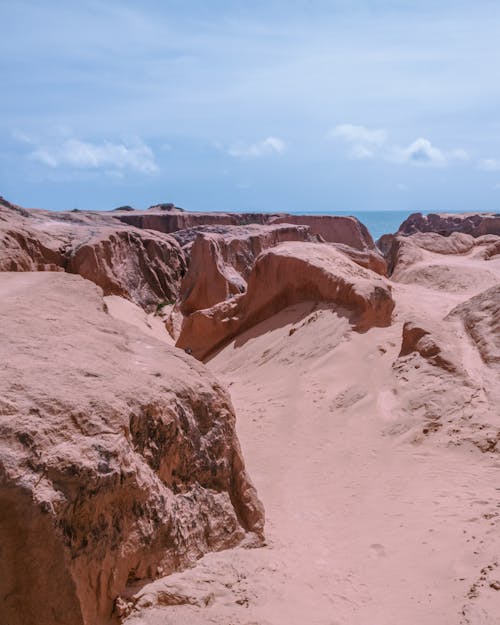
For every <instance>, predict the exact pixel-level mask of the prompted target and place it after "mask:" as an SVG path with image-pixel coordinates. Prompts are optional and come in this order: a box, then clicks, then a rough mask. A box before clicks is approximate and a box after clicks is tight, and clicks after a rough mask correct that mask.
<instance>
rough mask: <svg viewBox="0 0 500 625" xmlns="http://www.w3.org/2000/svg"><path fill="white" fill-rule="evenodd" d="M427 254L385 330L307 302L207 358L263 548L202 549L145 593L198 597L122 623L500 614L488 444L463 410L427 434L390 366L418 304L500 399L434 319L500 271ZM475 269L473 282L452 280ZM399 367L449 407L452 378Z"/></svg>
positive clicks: (496, 505)
mask: <svg viewBox="0 0 500 625" xmlns="http://www.w3.org/2000/svg"><path fill="white" fill-rule="evenodd" d="M436 258H437V260H436V263H438V264H439V263H442V265H443V266H445V269H444V270H443V271H441V270H439V269H438V270H434V269H433V270H432V271H431V272H428V271H426V269H425V268H423V270H422V271H423V272H424V276H423V277H422V274H419V275H418V276H417V277H416V279H415V282H416V283H418V284H411V285H407V284H404V285H403V284H394V292H395V299H396V301H397V309H396V316H395V321H394V323H393V325H391V327H389V328H375V329H372V330H370V331H368V332H366V333H364V334H358V333H354V332H352V331H351V330H350V328H349V326H348V324H347V321H346V319H345V318H343V317H340V316H338V315H337V314H336V313H335V311H334V310H332V309H331V308H316V307H315V305H314V304H313V303H306V304H303V305H300V306H295V307H292V308H290V309H287V310H286V311H284V312H283V313H281V314H280V315H278V316H276V317H273V318H272V319H270V320H268V321H267V322H265V323H263V324H260V326H257V327H255V328H253V329H252V330H250V331H248V332H247V333H245V334H244V335H242V336H240V337H238V338H237V339H236V340H235V341H233V342H232V343H231V344H230V345H228V346H227V347H226V348H225V349H224V350H222V351H221V352H220V353H219V354H217V355H216V356H215V357H214V358H213V359H212V360H211V362H210V363H209V365H208V366H209V368H210V369H211V370H212V371H214V372H215V373H216V374H217V375H218V376H219V378H220V379H221V380H222V381H223V382H224V383H225V384H226V385H227V386H228V388H229V390H230V392H231V395H232V398H233V402H234V405H235V408H236V413H237V416H238V434H239V437H240V441H241V444H242V447H243V452H244V457H245V459H246V462H247V466H248V469H249V472H250V475H251V476H252V479H253V481H254V483H255V485H256V486H257V489H258V492H259V494H260V496H261V498H262V500H263V502H264V505H265V508H266V515H267V525H266V528H267V529H266V534H267V546H266V547H264V548H262V549H245V548H239V549H236V550H232V551H227V552H222V553H218V554H211V555H209V556H206V557H205V558H203V560H202V561H200V563H199V565H198V566H197V567H195V568H194V569H192V570H190V571H186V572H184V573H181V574H179V575H177V576H176V577H175V580H170V581H169V578H165V579H164V580H160V581H159V582H156V588H150V589H149V590H150V591H151V593H152V594H151V597H152V599H151V602H152V603H153V604H154V603H162V602H163V603H169V602H171V600H170V599H168V598H166V596H167V595H166V594H165V589H167V590H168V588H169V587H170V588H172V586H173V585H174V586H175V588H176V591H177V595H176V596H177V602H178V603H182V602H184V603H191V604H198V605H182V606H176V607H162V606H157V607H150V608H149V609H148V610H145V611H143V612H142V613H139V614H137V615H134V616H131V617H130V618H129V619H128V621H127V623H129V624H130V625H132V624H135V625H137V624H139V623H144V624H146V623H147V624H149V625H160V624H161V625H184V624H186V625H188V624H189V625H201V624H204V623H215V624H219V625H231V624H232V625H499V624H500V566H499V565H500V527H499V520H500V478H499V476H500V455H499V454H498V453H490V452H486V453H482V452H481V451H479V450H478V448H477V447H476V446H474V445H473V444H472V443H471V442H469V440H468V432H467V431H466V430H465V429H464V430H463V431H462V430H461V427H462V425H461V421H460V420H457V424H456V427H455V428H454V430H453V431H454V438H453V444H451V440H452V439H448V438H447V436H446V435H445V434H440V435H436V436H424V435H423V434H422V424H421V423H419V422H418V416H417V417H415V415H413V416H412V417H411V418H410V417H409V416H408V413H407V412H405V411H404V410H403V407H404V405H405V400H406V395H405V393H406V391H405V388H407V387H406V386H401V383H400V382H398V380H397V379H396V378H395V373H394V369H393V363H394V361H395V360H396V358H397V356H398V353H399V350H400V346H401V333H402V325H403V322H404V321H405V320H407V319H408V318H410V317H412V316H414V315H415V314H418V315H419V317H420V318H423V319H424V320H426V321H428V322H429V323H430V324H437V325H439V326H442V327H443V328H445V329H446V332H450V333H451V335H452V336H453V337H454V341H455V343H454V345H453V353H454V355H455V356H456V358H457V360H459V361H460V363H461V364H462V365H463V367H464V368H465V369H466V370H467V371H468V372H469V373H470V374H471V376H472V377H473V378H474V380H475V383H476V382H477V383H478V384H481V385H483V390H484V393H485V396H486V397H487V398H488V400H487V401H489V402H490V405H489V406H487V407H489V408H491V407H492V405H494V406H495V407H496V406H497V405H498V404H497V403H496V402H497V400H498V399H499V396H498V394H497V391H498V387H500V379H499V372H498V369H497V370H492V369H490V368H488V367H486V366H485V365H484V364H483V363H482V362H481V360H480V358H479V357H478V355H477V351H476V349H475V348H474V346H473V345H472V343H471V342H470V341H469V339H468V338H467V337H466V336H465V334H464V333H463V331H462V330H461V328H460V326H459V324H458V323H455V322H444V321H443V318H444V316H445V315H446V314H447V313H448V312H449V311H450V310H451V309H452V308H453V307H454V306H455V305H456V304H457V303H459V302H461V301H463V300H465V299H467V298H468V297H470V296H471V295H473V294H475V293H477V292H480V291H482V290H484V289H485V288H488V287H489V286H491V284H493V283H495V282H498V279H499V277H500V260H497V261H489V262H487V263H486V262H483V261H482V262H481V263H479V262H477V261H475V260H472V259H471V258H470V257H468V256H467V255H464V256H460V257H458V256H454V257H453V258H452V259H451V260H450V261H449V262H448V259H447V258H446V259H445V258H443V257H439V258H438V257H436ZM450 268H452V270H451V269H450ZM471 271H472V272H473V279H472V280H469V279H464V280H461V279H460V274H461V273H462V275H464V276H469V275H470V273H471ZM443 272H444V275H445V276H447V277H446V279H444V278H443ZM437 274H439V275H437ZM454 275H455V276H456V280H453V276H454ZM436 276H437V277H436ZM449 276H452V278H451V279H450V277H449ZM436 285H439V287H440V289H438V288H436ZM408 376H410V377H409V380H407V384H408V387H411V389H412V391H413V392H415V391H417V392H419V393H421V394H424V395H425V394H426V393H427V392H429V393H430V392H431V391H432V384H433V383H436V382H437V383H438V384H441V379H442V405H441V408H442V409H443V411H444V410H445V409H446V406H447V405H448V404H449V402H450V401H451V400H452V394H453V393H454V392H455V391H454V390H453V388H454V387H453V385H452V384H451V382H450V383H449V384H450V386H449V387H448V386H447V384H448V382H447V380H448V379H449V378H447V377H445V376H443V377H442V378H441V377H440V376H441V373H439V372H437V371H436V377H435V379H434V381H433V380H432V377H433V376H432V372H431V376H426V377H423V376H421V374H420V372H419V370H418V369H415V370H412V371H410V372H409V373H408ZM411 376H413V377H411ZM495 385H496V386H495ZM495 388H496V390H495ZM481 405H483V404H481ZM484 405H486V404H484ZM438 408H439V406H438ZM460 409H461V408H460V407H459V408H458V410H460ZM485 410H486V408H485ZM496 414H497V417H496V418H497V422H496V425H500V423H499V422H498V413H496ZM451 421H452V419H450V423H451ZM452 425H453V424H452ZM450 427H451V426H450ZM459 443H460V444H459ZM497 584H498V590H497V589H496V585H497ZM162 588H163V598H162V592H161V589H162ZM145 592H147V589H146V590H145ZM167 594H168V593H167ZM169 596H170V595H169ZM204 604H207V605H206V606H204Z"/></svg>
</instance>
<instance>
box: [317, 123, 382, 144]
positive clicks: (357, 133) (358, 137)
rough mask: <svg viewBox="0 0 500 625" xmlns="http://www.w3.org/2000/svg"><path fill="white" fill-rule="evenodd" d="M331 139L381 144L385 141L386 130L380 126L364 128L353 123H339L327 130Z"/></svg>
mask: <svg viewBox="0 0 500 625" xmlns="http://www.w3.org/2000/svg"><path fill="white" fill-rule="evenodd" d="M328 136H329V137H331V138H332V139H335V138H337V137H338V138H340V139H344V141H347V142H348V143H361V144H363V143H364V144H368V145H374V146H380V145H383V144H384V143H385V142H386V141H387V132H386V131H385V130H383V129H382V128H374V129H372V128H366V126H354V125H353V124H340V125H338V126H335V128H333V129H332V130H330V131H329V132H328Z"/></svg>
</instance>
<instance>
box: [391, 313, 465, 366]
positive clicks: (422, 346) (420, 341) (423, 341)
mask: <svg viewBox="0 0 500 625" xmlns="http://www.w3.org/2000/svg"><path fill="white" fill-rule="evenodd" d="M412 354H418V355H419V356H421V357H422V358H424V359H425V360H426V361H427V362H428V363H430V364H431V365H434V366H436V367H440V368H441V369H444V370H445V371H448V372H449V373H460V374H461V375H464V374H465V372H464V371H463V369H462V367H461V366H460V365H459V364H458V363H457V362H456V361H455V359H454V358H453V354H452V353H451V350H449V349H447V348H446V342H445V341H443V340H439V338H437V337H436V335H435V333H433V332H431V331H430V330H429V329H427V328H426V327H424V325H423V324H422V323H421V322H418V321H416V320H412V321H406V322H405V323H404V325H403V336H402V341H401V350H400V352H399V356H398V358H399V359H401V358H404V357H405V356H409V355H412Z"/></svg>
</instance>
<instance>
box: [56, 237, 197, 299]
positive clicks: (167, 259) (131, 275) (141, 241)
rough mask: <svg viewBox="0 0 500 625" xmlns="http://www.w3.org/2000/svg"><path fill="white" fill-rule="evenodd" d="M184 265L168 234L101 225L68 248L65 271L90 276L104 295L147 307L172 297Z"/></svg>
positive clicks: (88, 277)
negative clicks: (124, 298) (83, 239)
mask: <svg viewBox="0 0 500 625" xmlns="http://www.w3.org/2000/svg"><path fill="white" fill-rule="evenodd" d="M185 267H186V264H185V260H184V256H183V254H182V252H181V250H180V249H179V246H178V245H177V244H176V242H175V240H173V239H171V238H170V237H166V236H161V235H158V234H157V233H155V232H148V231H146V232H143V231H139V230H135V229H123V230H116V231H113V230H111V231H110V230H107V229H101V231H100V232H97V233H95V234H94V233H92V234H91V235H90V236H89V238H88V239H87V240H86V241H85V242H83V243H81V244H78V245H76V246H75V247H74V248H73V249H71V251H70V252H69V254H68V258H67V264H66V271H68V272H70V273H77V274H79V275H81V276H83V277H84V278H87V279H88V280H91V281H92V282H94V283H95V284H97V285H98V286H100V287H101V288H102V289H103V291H104V293H105V294H106V295H121V296H122V297H126V298H127V299H130V300H132V301H133V302H135V303H136V304H139V305H140V306H142V307H143V308H144V309H145V310H151V309H154V308H155V307H156V306H157V305H158V303H161V302H164V301H166V300H167V301H175V299H176V297H177V295H178V291H179V286H180V284H179V283H180V278H181V276H182V275H183V273H184V271H185Z"/></svg>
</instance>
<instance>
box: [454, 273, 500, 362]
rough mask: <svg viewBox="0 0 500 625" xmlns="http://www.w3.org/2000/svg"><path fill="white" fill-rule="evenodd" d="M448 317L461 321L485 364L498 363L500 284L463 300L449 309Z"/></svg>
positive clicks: (499, 360) (499, 347) (499, 349)
mask: <svg viewBox="0 0 500 625" xmlns="http://www.w3.org/2000/svg"><path fill="white" fill-rule="evenodd" d="M449 318H450V319H453V318H459V319H460V320H461V321H462V323H463V324H464V327H465V330H466V331H467V333H468V334H469V336H470V337H471V338H472V340H473V341H474V344H475V345H476V346H477V349H478V351H479V353H480V355H481V358H482V359H483V361H484V362H485V363H486V364H487V365H490V366H499V365H500V286H498V285H496V286H493V287H491V288H490V289H487V290H486V291H483V292H482V293H479V295H476V296H475V297H472V298H471V299H469V300H467V301H466V302H463V303H462V304H460V305H459V306H457V307H456V308H454V309H453V310H452V311H451V313H450V314H449Z"/></svg>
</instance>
